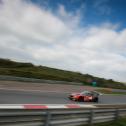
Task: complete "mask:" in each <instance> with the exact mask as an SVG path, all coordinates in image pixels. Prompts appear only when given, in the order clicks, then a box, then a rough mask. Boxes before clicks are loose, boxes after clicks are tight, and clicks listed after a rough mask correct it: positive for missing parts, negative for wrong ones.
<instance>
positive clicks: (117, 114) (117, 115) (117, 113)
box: [115, 108, 119, 120]
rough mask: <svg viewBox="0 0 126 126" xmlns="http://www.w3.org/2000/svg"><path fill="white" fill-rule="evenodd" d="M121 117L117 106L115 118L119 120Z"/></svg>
mask: <svg viewBox="0 0 126 126" xmlns="http://www.w3.org/2000/svg"><path fill="white" fill-rule="evenodd" d="M118 119H119V109H118V108H116V109H115V120H118Z"/></svg>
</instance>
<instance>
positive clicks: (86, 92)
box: [80, 91, 90, 95]
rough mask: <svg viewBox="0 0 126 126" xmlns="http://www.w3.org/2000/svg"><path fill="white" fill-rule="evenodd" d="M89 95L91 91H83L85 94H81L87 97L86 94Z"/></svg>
mask: <svg viewBox="0 0 126 126" xmlns="http://www.w3.org/2000/svg"><path fill="white" fill-rule="evenodd" d="M88 93H90V92H89V91H83V92H81V93H80V94H81V95H86V94H88Z"/></svg>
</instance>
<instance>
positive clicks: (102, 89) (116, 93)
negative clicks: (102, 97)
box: [96, 88, 126, 95]
mask: <svg viewBox="0 0 126 126" xmlns="http://www.w3.org/2000/svg"><path fill="white" fill-rule="evenodd" d="M96 91H97V92H100V93H103V94H113V95H126V92H118V91H117V92H113V91H112V90H111V89H107V88H100V89H96Z"/></svg>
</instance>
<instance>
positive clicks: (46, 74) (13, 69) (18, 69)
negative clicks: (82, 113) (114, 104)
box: [0, 59, 126, 89]
mask: <svg viewBox="0 0 126 126" xmlns="http://www.w3.org/2000/svg"><path fill="white" fill-rule="evenodd" d="M0 75H11V76H19V77H28V78H38V79H47V80H61V81H69V82H72V81H73V82H81V83H83V84H84V85H92V84H91V82H92V81H96V82H97V86H99V87H109V88H120V89H126V86H125V85H124V84H123V83H120V82H115V81H113V80H112V79H110V80H106V79H104V78H98V77H94V76H92V75H89V74H82V73H79V72H72V71H66V70H60V69H55V68H49V67H46V66H35V65H33V64H31V63H20V62H15V61H11V60H8V59H0Z"/></svg>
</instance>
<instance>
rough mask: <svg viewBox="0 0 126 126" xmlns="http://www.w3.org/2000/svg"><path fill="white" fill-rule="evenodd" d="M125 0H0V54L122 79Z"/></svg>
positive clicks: (125, 51) (125, 53)
mask: <svg viewBox="0 0 126 126" xmlns="http://www.w3.org/2000/svg"><path fill="white" fill-rule="evenodd" d="M125 6H126V0H0V58H8V59H12V60H15V61H21V62H32V63H34V64H36V65H43V66H49V67H53V68H59V69H64V70H70V71H75V72H81V73H83V74H91V75H94V76H97V77H102V78H106V79H114V80H116V81H121V82H126V42H125V40H126V14H125V12H126V8H125Z"/></svg>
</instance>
